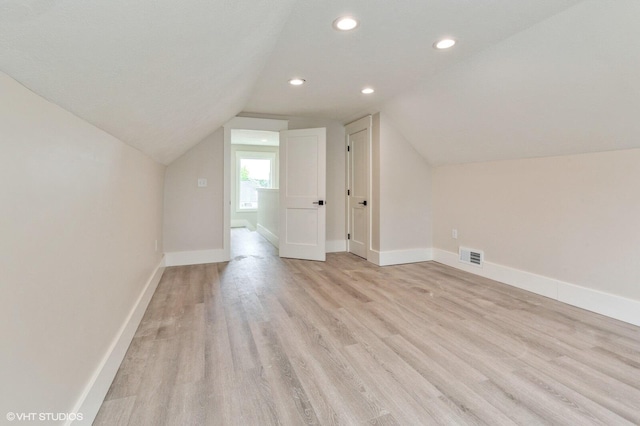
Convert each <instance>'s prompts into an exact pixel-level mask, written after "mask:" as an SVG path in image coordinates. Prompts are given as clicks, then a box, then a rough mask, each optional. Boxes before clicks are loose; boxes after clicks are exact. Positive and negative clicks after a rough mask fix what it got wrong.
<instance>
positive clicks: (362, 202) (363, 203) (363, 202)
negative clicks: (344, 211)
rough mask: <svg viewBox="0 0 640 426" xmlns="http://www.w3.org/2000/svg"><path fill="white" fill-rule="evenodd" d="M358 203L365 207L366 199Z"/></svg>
mask: <svg viewBox="0 0 640 426" xmlns="http://www.w3.org/2000/svg"><path fill="white" fill-rule="evenodd" d="M358 204H362V205H363V206H365V207H366V206H367V200H364V201H361V202H359V203H358Z"/></svg>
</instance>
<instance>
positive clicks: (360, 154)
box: [347, 126, 370, 259]
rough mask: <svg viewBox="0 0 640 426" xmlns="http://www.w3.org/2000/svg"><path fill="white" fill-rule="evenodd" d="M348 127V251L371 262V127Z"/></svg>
mask: <svg viewBox="0 0 640 426" xmlns="http://www.w3.org/2000/svg"><path fill="white" fill-rule="evenodd" d="M350 127H351V126H348V127H347V144H348V147H349V151H348V152H347V161H348V169H349V170H348V176H349V182H348V196H347V198H348V208H349V239H348V240H347V242H348V251H349V252H350V253H353V254H355V255H358V256H360V257H363V258H365V259H366V258H367V248H368V247H369V208H370V204H369V203H368V201H369V127H365V128H362V127H360V126H354V127H355V128H354V127H351V128H350Z"/></svg>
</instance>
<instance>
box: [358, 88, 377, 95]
mask: <svg viewBox="0 0 640 426" xmlns="http://www.w3.org/2000/svg"><path fill="white" fill-rule="evenodd" d="M361 92H362V93H364V94H365V95H368V94H370V93H373V92H375V90H373V89H372V88H371V87H365V88H364V89H362V90H361Z"/></svg>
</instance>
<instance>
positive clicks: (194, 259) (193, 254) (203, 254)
mask: <svg viewBox="0 0 640 426" xmlns="http://www.w3.org/2000/svg"><path fill="white" fill-rule="evenodd" d="M164 256H165V264H166V265H167V266H182V265H199V264H201V263H218V262H226V261H227V260H229V256H228V255H227V253H225V250H224V249H213V250H195V251H174V252H169V253H165V254H164Z"/></svg>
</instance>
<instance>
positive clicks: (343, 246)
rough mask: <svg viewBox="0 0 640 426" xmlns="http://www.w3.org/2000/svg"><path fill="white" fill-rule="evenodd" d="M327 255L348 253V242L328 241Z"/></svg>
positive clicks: (325, 248) (326, 245)
mask: <svg viewBox="0 0 640 426" xmlns="http://www.w3.org/2000/svg"><path fill="white" fill-rule="evenodd" d="M324 251H325V252H326V253H339V252H343V251H347V240H327V242H326V243H325V246H324Z"/></svg>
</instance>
